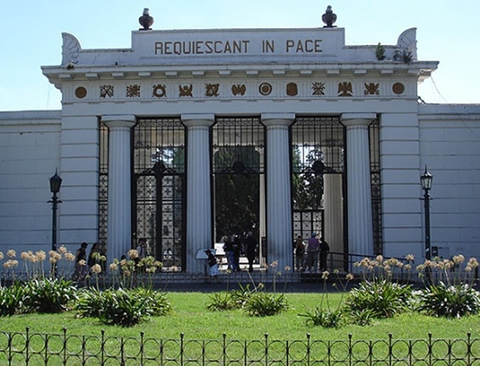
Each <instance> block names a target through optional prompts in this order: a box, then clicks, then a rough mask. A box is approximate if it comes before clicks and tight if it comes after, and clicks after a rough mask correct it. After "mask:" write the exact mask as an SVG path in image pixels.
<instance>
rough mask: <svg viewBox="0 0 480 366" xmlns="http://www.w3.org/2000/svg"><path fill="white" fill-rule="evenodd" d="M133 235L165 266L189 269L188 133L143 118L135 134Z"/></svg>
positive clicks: (175, 122)
mask: <svg viewBox="0 0 480 366" xmlns="http://www.w3.org/2000/svg"><path fill="white" fill-rule="evenodd" d="M133 141H134V143H133V149H132V154H133V158H132V162H133V179H132V192H133V194H132V203H133V204H132V210H133V214H132V219H133V222H132V233H133V236H134V238H133V240H134V242H135V241H136V240H138V239H140V238H145V239H147V241H148V243H149V255H152V256H154V257H155V258H156V259H157V260H160V261H162V262H163V265H164V267H176V268H178V269H179V270H181V269H184V268H185V240H184V238H185V210H184V208H185V189H186V184H185V163H186V162H185V128H184V126H183V125H182V123H181V120H180V119H178V118H141V119H139V120H138V123H137V125H136V126H135V127H134V129H133Z"/></svg>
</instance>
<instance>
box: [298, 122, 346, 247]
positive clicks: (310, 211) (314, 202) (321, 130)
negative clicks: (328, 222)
mask: <svg viewBox="0 0 480 366" xmlns="http://www.w3.org/2000/svg"><path fill="white" fill-rule="evenodd" d="M344 137H345V136H344V128H343V126H342V125H341V123H340V120H339V118H338V117H298V118H297V119H296V120H295V123H294V124H293V125H292V127H291V143H292V149H291V153H292V157H291V164H292V213H293V215H292V217H293V234H294V236H295V237H297V236H298V235H301V236H302V238H305V239H306V238H308V237H309V236H310V235H311V233H312V232H313V231H315V232H317V233H318V234H319V235H323V234H324V216H325V212H324V196H323V194H324V176H325V174H340V175H342V176H343V171H344Z"/></svg>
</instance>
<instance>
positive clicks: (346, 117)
mask: <svg viewBox="0 0 480 366" xmlns="http://www.w3.org/2000/svg"><path fill="white" fill-rule="evenodd" d="M376 119H377V114H376V113H342V115H341V116H340V121H341V122H342V124H343V125H344V126H346V127H350V126H362V125H363V126H368V125H369V124H370V123H372V122H373V121H374V120H376Z"/></svg>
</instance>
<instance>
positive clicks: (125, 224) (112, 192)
mask: <svg viewBox="0 0 480 366" xmlns="http://www.w3.org/2000/svg"><path fill="white" fill-rule="evenodd" d="M102 121H103V122H105V124H106V125H107V127H108V136H109V137H108V238H107V263H111V262H113V260H114V259H118V260H120V258H121V256H122V255H124V254H127V252H128V250H130V249H131V247H132V202H131V193H132V192H131V182H130V179H131V174H130V173H131V172H130V165H131V164H130V130H131V128H132V127H133V126H134V125H135V123H136V119H135V116H133V115H112V116H103V117H102Z"/></svg>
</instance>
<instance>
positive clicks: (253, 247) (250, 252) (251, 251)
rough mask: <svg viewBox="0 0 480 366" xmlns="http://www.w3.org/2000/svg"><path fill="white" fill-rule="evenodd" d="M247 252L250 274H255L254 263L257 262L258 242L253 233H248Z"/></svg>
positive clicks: (246, 240)
mask: <svg viewBox="0 0 480 366" xmlns="http://www.w3.org/2000/svg"><path fill="white" fill-rule="evenodd" d="M245 251H246V255H247V260H248V272H253V262H254V261H255V255H256V252H257V241H256V240H255V238H254V237H253V233H252V232H251V231H249V232H248V233H247V238H246V239H245Z"/></svg>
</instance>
